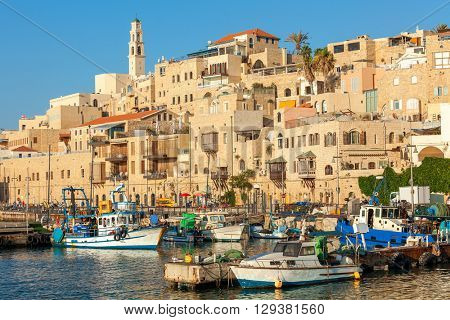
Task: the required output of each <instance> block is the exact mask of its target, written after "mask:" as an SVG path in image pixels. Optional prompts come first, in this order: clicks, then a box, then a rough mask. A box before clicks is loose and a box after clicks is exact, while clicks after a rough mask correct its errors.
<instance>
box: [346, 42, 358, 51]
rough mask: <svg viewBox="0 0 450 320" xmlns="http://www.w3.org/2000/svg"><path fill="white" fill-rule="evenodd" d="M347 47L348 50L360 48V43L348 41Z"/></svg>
mask: <svg viewBox="0 0 450 320" xmlns="http://www.w3.org/2000/svg"><path fill="white" fill-rule="evenodd" d="M347 49H348V51H356V50H359V49H360V44H359V42H353V43H349V44H348V45H347Z"/></svg>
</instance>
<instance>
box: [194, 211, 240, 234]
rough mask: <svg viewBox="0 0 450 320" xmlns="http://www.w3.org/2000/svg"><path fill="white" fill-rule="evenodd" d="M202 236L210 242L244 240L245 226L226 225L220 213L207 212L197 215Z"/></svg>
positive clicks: (222, 214)
mask: <svg viewBox="0 0 450 320" xmlns="http://www.w3.org/2000/svg"><path fill="white" fill-rule="evenodd" d="M198 216H199V218H200V219H201V221H200V223H199V225H200V230H201V234H202V236H204V237H205V239H210V240H212V241H240V240H243V239H245V238H246V236H247V233H246V232H245V231H246V230H247V224H245V223H241V224H235V225H231V224H229V223H227V221H226V219H225V214H224V213H223V212H221V211H217V212H207V213H202V214H199V215H198Z"/></svg>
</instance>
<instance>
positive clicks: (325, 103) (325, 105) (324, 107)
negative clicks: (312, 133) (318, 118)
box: [322, 100, 328, 113]
mask: <svg viewBox="0 0 450 320" xmlns="http://www.w3.org/2000/svg"><path fill="white" fill-rule="evenodd" d="M327 110H328V109H327V101H326V100H323V101H322V113H327Z"/></svg>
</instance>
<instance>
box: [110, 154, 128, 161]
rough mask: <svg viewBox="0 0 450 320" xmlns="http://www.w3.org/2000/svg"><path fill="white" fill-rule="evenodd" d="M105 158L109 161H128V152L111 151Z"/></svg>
mask: <svg viewBox="0 0 450 320" xmlns="http://www.w3.org/2000/svg"><path fill="white" fill-rule="evenodd" d="M105 160H106V161H109V162H115V163H118V162H126V161H127V154H125V153H109V154H107V155H106V156H105Z"/></svg>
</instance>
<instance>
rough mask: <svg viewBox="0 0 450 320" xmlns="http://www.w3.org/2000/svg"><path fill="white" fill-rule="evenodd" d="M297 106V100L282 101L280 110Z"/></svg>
mask: <svg viewBox="0 0 450 320" xmlns="http://www.w3.org/2000/svg"><path fill="white" fill-rule="evenodd" d="M296 105H297V101H296V100H285V101H280V103H279V108H280V109H281V108H294V107H295V106H296Z"/></svg>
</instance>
